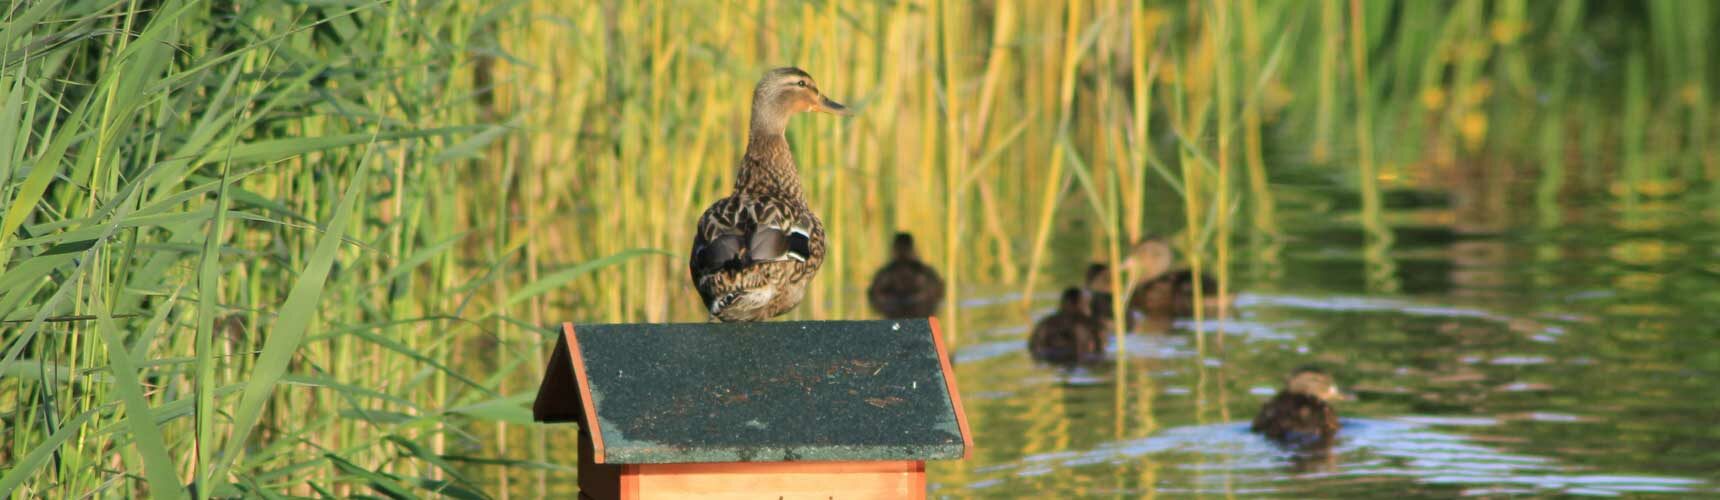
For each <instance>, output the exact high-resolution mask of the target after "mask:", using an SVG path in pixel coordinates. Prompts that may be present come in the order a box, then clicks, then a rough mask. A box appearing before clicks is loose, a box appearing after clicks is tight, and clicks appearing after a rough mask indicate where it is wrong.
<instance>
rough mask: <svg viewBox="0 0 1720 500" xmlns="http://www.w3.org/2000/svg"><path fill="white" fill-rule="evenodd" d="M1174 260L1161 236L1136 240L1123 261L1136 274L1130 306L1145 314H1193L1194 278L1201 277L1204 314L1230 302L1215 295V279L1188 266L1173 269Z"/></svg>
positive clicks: (1199, 278) (1198, 278)
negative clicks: (1198, 273) (1137, 241)
mask: <svg viewBox="0 0 1720 500" xmlns="http://www.w3.org/2000/svg"><path fill="white" fill-rule="evenodd" d="M1174 260H1175V253H1174V252H1173V251H1172V250H1171V245H1170V243H1167V242H1166V241H1165V240H1163V239H1160V238H1148V239H1145V240H1142V241H1141V242H1140V243H1136V244H1135V247H1134V248H1133V249H1131V250H1130V251H1129V257H1128V258H1126V259H1124V261H1123V264H1122V268H1123V269H1124V270H1125V271H1127V270H1134V271H1135V272H1136V273H1137V274H1136V276H1138V278H1137V279H1136V280H1135V284H1134V287H1133V289H1132V290H1131V291H1130V292H1129V302H1128V304H1129V309H1131V310H1135V311H1141V312H1142V313H1145V314H1147V315H1148V316H1189V315H1193V314H1194V303H1195V300H1196V298H1195V291H1194V289H1195V286H1194V284H1195V281H1196V280H1199V281H1200V289H1201V292H1200V299H1199V300H1201V301H1203V302H1202V308H1203V309H1204V310H1205V311H1208V313H1207V314H1217V312H1218V309H1219V306H1220V305H1221V304H1224V303H1228V302H1229V300H1230V299H1229V297H1219V296H1218V281H1216V280H1213V279H1212V278H1211V277H1210V276H1207V275H1204V274H1202V275H1198V276H1197V275H1195V274H1194V272H1192V271H1190V270H1188V269H1172V268H1171V265H1172V263H1173V262H1174ZM1107 281H1108V280H1107Z"/></svg>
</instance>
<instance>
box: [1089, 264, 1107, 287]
mask: <svg viewBox="0 0 1720 500" xmlns="http://www.w3.org/2000/svg"><path fill="white" fill-rule="evenodd" d="M1087 289H1088V290H1092V291H1095V292H1102V293H1110V292H1111V266H1107V265H1104V264H1100V263H1098V262H1094V263H1092V264H1088V265H1087Z"/></svg>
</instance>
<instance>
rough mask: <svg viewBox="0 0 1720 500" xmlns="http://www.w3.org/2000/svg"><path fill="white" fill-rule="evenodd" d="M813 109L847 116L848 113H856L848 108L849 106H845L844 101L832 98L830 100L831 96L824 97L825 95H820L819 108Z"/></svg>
mask: <svg viewBox="0 0 1720 500" xmlns="http://www.w3.org/2000/svg"><path fill="white" fill-rule="evenodd" d="M813 111H817V112H820V113H830V114H833V115H839V116H847V115H852V114H854V112H853V111H849V110H848V106H843V105H842V103H840V102H836V101H832V100H830V98H829V97H824V96H818V108H817V109H814V110H813Z"/></svg>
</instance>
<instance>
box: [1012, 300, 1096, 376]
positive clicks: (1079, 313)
mask: <svg viewBox="0 0 1720 500" xmlns="http://www.w3.org/2000/svg"><path fill="white" fill-rule="evenodd" d="M1104 332H1105V329H1104V325H1102V324H1100V323H1099V321H1098V320H1096V319H1094V318H1093V316H1092V314H1091V312H1090V311H1089V310H1088V309H1087V296H1086V294H1084V293H1082V292H1081V289H1079V288H1073V287H1071V288H1069V289H1067V290H1064V291H1063V297H1062V299H1061V301H1060V302H1059V303H1058V305H1057V312H1056V313H1053V314H1052V315H1050V316H1046V317H1045V318H1044V319H1041V320H1039V323H1038V324H1036V325H1033V335H1032V336H1031V337H1029V338H1028V341H1027V348H1028V350H1029V351H1031V352H1032V353H1033V358H1034V359H1037V360H1040V361H1045V362H1048V363H1064V364H1070V363H1078V362H1082V361H1094V360H1099V359H1103V358H1104V357H1105V334H1104Z"/></svg>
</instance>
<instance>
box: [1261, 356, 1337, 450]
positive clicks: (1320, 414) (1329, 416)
mask: <svg viewBox="0 0 1720 500" xmlns="http://www.w3.org/2000/svg"><path fill="white" fill-rule="evenodd" d="M1341 399H1345V396H1344V395H1343V393H1342V392H1340V391H1338V386H1337V384H1333V383H1332V376H1331V375H1327V374H1326V372H1324V371H1321V370H1320V369H1319V368H1314V367H1302V368H1298V369H1296V371H1294V372H1291V374H1290V379H1289V380H1288V381H1286V382H1285V383H1284V388H1283V389H1281V390H1279V391H1278V394H1277V395H1275V396H1272V399H1271V400H1270V401H1267V402H1266V405H1265V406H1262V407H1261V408H1260V414H1259V415H1256V416H1255V417H1254V426H1253V427H1251V428H1250V430H1252V431H1254V432H1258V433H1260V434H1263V435H1265V436H1266V438H1267V439H1271V440H1273V441H1276V442H1278V443H1280V444H1285V445H1290V446H1323V445H1330V444H1331V443H1332V438H1333V437H1334V436H1337V434H1338V410H1337V408H1334V407H1333V406H1332V402H1333V401H1338V400H1341Z"/></svg>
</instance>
